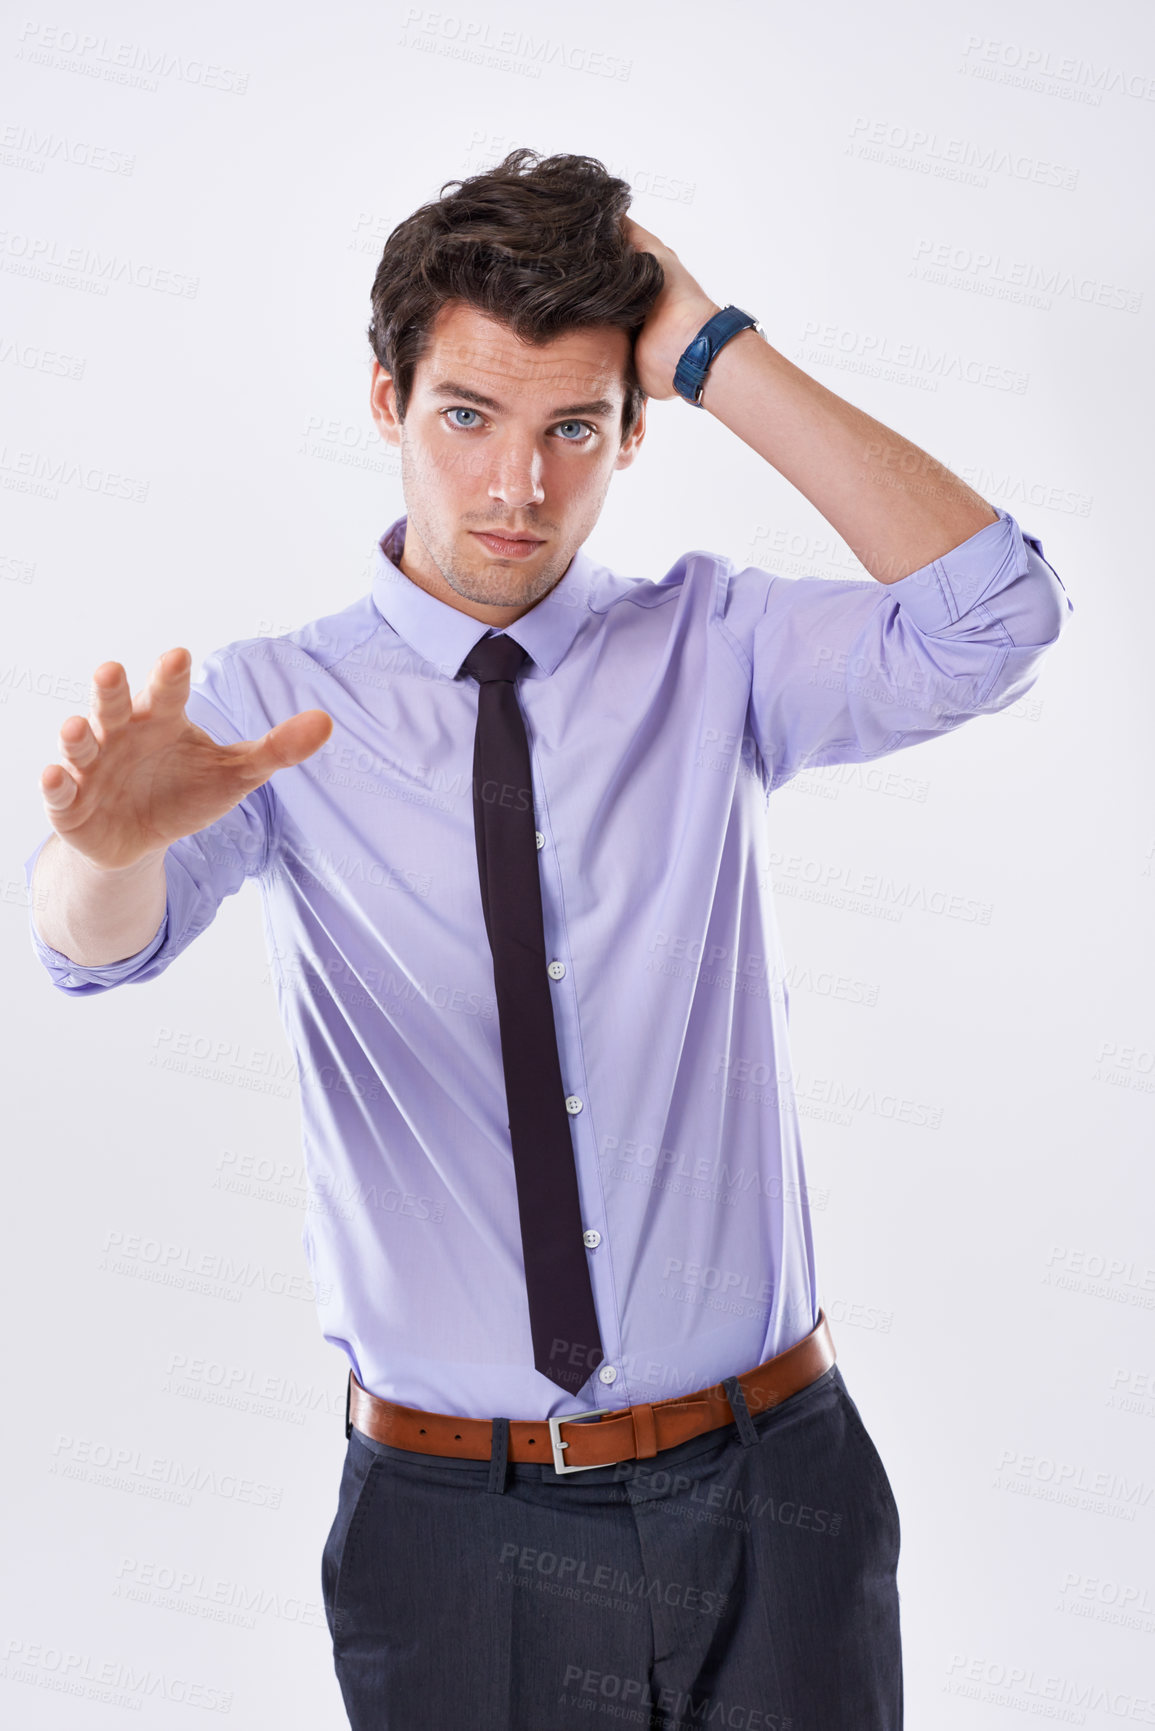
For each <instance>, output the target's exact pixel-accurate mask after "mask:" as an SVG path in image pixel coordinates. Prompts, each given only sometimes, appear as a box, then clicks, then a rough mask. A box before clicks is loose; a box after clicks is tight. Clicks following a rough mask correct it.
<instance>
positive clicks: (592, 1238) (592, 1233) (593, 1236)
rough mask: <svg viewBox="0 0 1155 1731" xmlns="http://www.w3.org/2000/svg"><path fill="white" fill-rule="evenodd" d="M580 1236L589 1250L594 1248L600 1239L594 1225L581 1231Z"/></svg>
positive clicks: (599, 1234)
mask: <svg viewBox="0 0 1155 1731" xmlns="http://www.w3.org/2000/svg"><path fill="white" fill-rule="evenodd" d="M582 1238H583V1239H584V1241H585V1243H586V1245H587V1247H588V1248H589V1249H590V1250H596V1249H597V1247H598V1245H599V1244H600V1243H601V1241H602V1235H601V1233H600V1232H599V1231H598V1230H597V1228H596V1227H594V1226H591V1227H590V1229H589V1231H588V1232H583V1233H582Z"/></svg>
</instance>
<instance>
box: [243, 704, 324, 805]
mask: <svg viewBox="0 0 1155 1731" xmlns="http://www.w3.org/2000/svg"><path fill="white" fill-rule="evenodd" d="M332 731H333V717H332V716H331V715H329V714H327V713H326V711H325V710H323V709H302V710H300V711H299V712H298V713H297V714H296V715H290V716H289V718H288V720H287V721H279V722H278V723H277V725H276V727H271V728H270V729H269V731H268V733H266V734H265V735H264V737H263V738H261V739H258V740H255V741H253V742H252V745H251V749H250V751H249V755H248V757H247V758H246V759H245V765H244V767H245V770H246V773H247V775H248V777H249V778H251V780H252V785H253V786H255V787H259V786H260V785H261V783H262V782H264V781H268V779H269V777H270V776H271V775H275V774H276V772H277V770H278V769H289V768H291V767H292V765H293V764H296V763H300V762H302V760H303V759H304V758H306V757H310V756H311V755H312V754H313V752H314V751H317V750H319V749H320V747H321V746H322V745H324V743H325V741H326V740H327V739H328V737H329V735H330V734H331V733H332Z"/></svg>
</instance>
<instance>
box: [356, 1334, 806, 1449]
mask: <svg viewBox="0 0 1155 1731" xmlns="http://www.w3.org/2000/svg"><path fill="white" fill-rule="evenodd" d="M834 1358H835V1352H834V1342H833V1341H832V1339H831V1337H830V1325H829V1323H828V1322H827V1320H826V1314H825V1312H824V1311H822V1310H819V1312H818V1322H817V1324H816V1326H815V1327H814V1329H813V1330H812V1331H811V1333H810V1334H808V1335H806V1336H805V1337H804V1338H803V1339H802V1340H799V1341H796V1342H795V1343H794V1345H793V1346H789V1347H787V1349H786V1351H785V1352H780V1353H778V1354H777V1355H776V1357H774V1358H768V1359H767V1360H766V1362H765V1364H760V1365H757V1366H756V1367H755V1368H754V1369H753V1370H748V1371H746V1372H745V1374H744V1375H742V1376H739V1377H738V1378H737V1381H738V1383H739V1385H740V1387H741V1390H742V1393H743V1394H744V1395H745V1397H746V1407H747V1410H748V1412H749V1413H750V1414H751V1416H753V1415H754V1414H756V1413H760V1412H764V1411H765V1410H766V1408H767V1407H771V1406H777V1405H779V1404H780V1402H782V1401H784V1400H789V1398H790V1396H791V1395H792V1394H797V1393H798V1392H799V1390H800V1389H804V1388H807V1387H809V1385H810V1384H811V1383H812V1382H814V1381H815V1380H816V1379H817V1378H818V1377H820V1376H821V1375H822V1373H823V1372H824V1371H827V1370H829V1369H830V1366H831V1365H832V1364H833V1363H834ZM590 1414H593V1415H596V1417H595V1418H590ZM734 1418H735V1413H734V1409H733V1407H732V1406H731V1404H730V1401H729V1400H728V1398H727V1396H726V1394H725V1391H724V1385H723V1384H721V1383H715V1384H713V1385H712V1386H711V1387H710V1388H704V1389H699V1390H698V1391H697V1393H695V1394H686V1395H675V1396H674V1397H673V1398H672V1399H670V1400H658V1401H653V1402H650V1401H644V1402H642V1403H641V1404H640V1405H638V1406H625V1407H615V1408H613V1409H612V1410H607V1409H605V1408H602V1407H589V1408H587V1409H586V1410H585V1411H584V1412H581V1413H567V1414H566V1415H565V1416H564V1417H562V1418H552V1419H510V1421H509V1449H508V1459H509V1460H511V1461H531V1462H532V1461H537V1462H543V1461H544V1462H546V1463H547V1464H548V1463H549V1462H550V1459H551V1456H552V1464H553V1466H554V1468H555V1470H556V1471H557V1472H578V1471H580V1470H581V1469H582V1468H583V1467H604V1466H613V1465H614V1464H615V1463H616V1462H618V1461H627V1460H648V1459H649V1458H650V1456H651V1455H656V1454H657V1453H658V1450H659V1449H668V1448H674V1447H675V1446H676V1445H677V1444H678V1443H684V1442H688V1441H689V1440H690V1438H691V1437H696V1436H701V1435H702V1434H703V1433H704V1432H705V1431H710V1430H716V1429H717V1428H718V1426H719V1425H724V1424H730V1423H731V1422H732V1421H733V1420H734ZM576 1420H581V1421H583V1422H580V1423H579V1422H575V1421H576ZM562 1425H567V1426H570V1427H571V1428H570V1430H569V1433H568V1435H567V1436H566V1437H565V1438H564V1439H563V1438H562V1437H561V1435H560V1428H561V1426H562ZM350 1429H356V1430H359V1431H361V1432H363V1433H364V1435H365V1436H369V1437H372V1438H373V1439H374V1441H375V1442H380V1443H386V1444H389V1445H390V1446H392V1447H393V1448H401V1449H412V1450H414V1451H415V1452H416V1453H418V1454H427V1455H453V1456H456V1457H457V1458H458V1459H460V1460H473V1461H487V1460H489V1458H490V1454H491V1451H492V1446H493V1435H492V1433H493V1425H492V1423H491V1421H490V1420H489V1419H487V1418H460V1417H457V1416H455V1415H453V1414H449V1413H441V1412H420V1411H419V1410H418V1409H417V1408H416V1407H412V1406H399V1405H397V1403H396V1402H395V1401H391V1400H382V1399H381V1397H380V1396H379V1395H375V1394H370V1393H369V1391H368V1389H365V1388H363V1387H362V1386H361V1383H360V1382H359V1381H358V1379H357V1376H356V1375H355V1373H354V1371H353V1370H352V1368H350V1371H349V1392H348V1405H347V1411H346V1419H345V1434H346V1437H347V1436H348V1434H349V1431H350ZM563 1450H564V1451H565V1452H564V1457H563V1454H562V1451H563Z"/></svg>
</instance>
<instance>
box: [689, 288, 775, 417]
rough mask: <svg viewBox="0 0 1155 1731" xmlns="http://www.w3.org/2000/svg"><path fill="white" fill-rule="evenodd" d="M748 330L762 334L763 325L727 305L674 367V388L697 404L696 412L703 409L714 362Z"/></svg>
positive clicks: (699, 334)
mask: <svg viewBox="0 0 1155 1731" xmlns="http://www.w3.org/2000/svg"><path fill="white" fill-rule="evenodd" d="M746 330H756V331H758V332H759V333H760V334H761V332H762V326H761V325H760V324H759V323H758V320H757V319H756V318H755V317H754V315H753V314H752V313H744V312H743V311H742V308H741V307H735V306H725V307H723V308H722V310H721V312H720V313H715V314H714V315H713V317H712V318H708V319H707V320H706V322H705V324H704V325H703V326H702V328H701V330H700V331H699V332H698V334H697V336H696V337H695V338H694V340H693V342H692V343H690V344H689V346H688V347H687V348H686V349H685V351H684V352H683V354H682V358H681V360H680V361H679V362H678V364H677V366H676V367H675V368H674V389H675V390H676V391H677V393H678V395H679V396H680V397H685V399H686V401H687V402H688V403H693V405H694V407H695V408H696V409H700V408H703V407H704V404H703V402H702V391H703V389H704V388H705V384H706V376H707V374H708V373H709V371H710V363H711V362H712V361H713V359H714V356H715V355H716V354H717V353H718V350H719V349H720V348H722V347H723V346H724V345H725V344H726V343H728V342H729V341H730V338H731V337H736V336H737V335H738V332H739V331H746Z"/></svg>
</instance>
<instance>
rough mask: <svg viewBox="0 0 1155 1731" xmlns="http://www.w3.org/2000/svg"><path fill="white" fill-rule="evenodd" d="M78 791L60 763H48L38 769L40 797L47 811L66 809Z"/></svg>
mask: <svg viewBox="0 0 1155 1731" xmlns="http://www.w3.org/2000/svg"><path fill="white" fill-rule="evenodd" d="M78 791H79V790H78V788H77V786H76V783H75V782H74V781H73V779H72V777H71V776H70V775H69V773H68V771H67V770H66V769H63V768H62V767H61V765H60V764H58V763H50V764H49V765H48V767H47V768H46V769H42V770H41V771H40V797H41V799H42V800H43V801H44V804H45V805H46V807H47V808H48V810H49V811H67V810H68V808H69V806H70V805H71V804H72V802H73V801H74V800H75V798H76V795H77V793H78Z"/></svg>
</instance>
